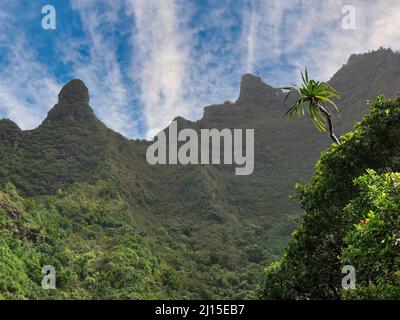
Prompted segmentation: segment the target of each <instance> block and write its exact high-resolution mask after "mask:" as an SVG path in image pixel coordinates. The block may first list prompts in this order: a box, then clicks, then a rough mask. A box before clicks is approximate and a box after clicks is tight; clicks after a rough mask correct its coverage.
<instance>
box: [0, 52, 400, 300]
mask: <svg viewBox="0 0 400 320" xmlns="http://www.w3.org/2000/svg"><path fill="white" fill-rule="evenodd" d="M399 60H400V54H399V53H396V52H393V51H392V50H390V49H388V50H386V49H381V50H378V51H374V52H370V53H366V54H361V55H353V56H351V57H350V59H349V61H348V63H347V64H346V65H345V66H343V67H342V68H341V69H340V70H339V71H338V72H337V73H336V74H335V75H334V76H333V77H332V79H331V80H330V84H331V85H333V86H334V87H335V88H336V89H337V90H338V92H339V93H340V94H341V96H342V99H341V100H340V102H339V107H340V110H341V115H340V117H339V118H338V119H337V128H336V130H337V133H339V134H343V133H345V132H347V131H349V130H351V129H352V128H353V127H354V124H355V122H357V121H359V120H361V119H362V117H363V116H364V115H365V114H366V113H367V111H368V105H367V100H369V99H373V98H374V97H375V96H376V95H377V94H380V93H384V94H385V95H386V96H387V97H394V96H395V95H396V94H397V91H398V90H399V88H400V67H398V66H399V65H400V64H399V63H398V62H399ZM284 97H285V95H284V93H282V92H281V91H280V90H278V89H275V88H273V87H271V86H269V85H267V84H265V83H264V82H263V81H262V80H261V78H259V77H257V76H254V75H251V74H246V75H244V76H243V77H242V79H241V84H240V94H239V97H238V99H237V101H236V102H226V103H224V104H221V105H212V106H208V107H206V108H205V109H204V115H203V118H202V119H200V120H199V121H196V122H192V121H188V120H185V119H183V118H177V121H178V125H179V128H180V129H181V128H184V127H186V128H193V129H195V130H200V129H202V128H217V129H223V128H237V129H238V128H243V129H244V128H251V129H255V170H254V173H253V174H252V175H250V176H236V175H235V174H234V168H233V167H232V166H226V165H220V166H205V165H191V166H181V165H165V166H162V165H156V166H150V165H149V164H148V163H147V162H146V157H145V154H146V150H147V147H148V146H149V145H150V142H148V141H141V140H129V139H126V138H124V137H123V136H121V135H120V134H118V133H116V132H114V131H112V130H111V129H109V128H107V127H106V126H105V125H104V124H103V123H102V122H101V121H99V120H98V119H97V117H96V116H95V114H94V112H93V110H92V109H91V107H90V105H89V102H90V101H89V93H88V89H87V88H86V86H85V84H84V83H83V82H82V81H80V80H72V81H71V82H69V83H68V84H66V85H65V86H64V88H63V89H62V90H61V92H60V94H59V101H58V103H57V104H56V105H55V106H54V108H52V109H51V110H50V111H49V113H48V115H47V118H46V119H45V120H44V121H43V123H42V124H41V125H40V126H39V127H38V128H36V129H34V130H28V131H22V130H20V129H19V128H18V126H17V125H16V124H15V123H13V122H12V121H10V120H1V121H0V139H1V140H0V182H1V184H2V185H3V191H4V192H3V193H2V194H3V196H2V197H0V202H1V201H3V202H4V205H2V206H1V207H0V208H2V209H1V210H2V217H3V218H2V219H5V221H8V222H7V224H3V231H2V233H0V238H4V239H5V240H4V241H5V243H4V244H3V246H4V248H5V249H4V251H3V252H6V253H8V252H9V251H8V250H11V248H13V247H16V246H19V247H21V248H24V249H23V250H22V249H21V252H22V251H23V252H25V251H24V250H28V249H29V250H31V251H32V250H33V251H34V252H36V253H37V256H38V257H39V258H38V261H39V260H40V261H43V263H46V259H50V258H48V257H49V255H50V252H51V250H52V249H51V248H55V247H57V248H61V247H62V248H63V249H62V250H63V251H60V253H59V256H60V257H59V258H57V259H56V260H57V261H54V264H56V265H58V266H59V268H61V269H62V271H61V272H60V274H63V275H65V279H69V280H71V279H74V280H71V281H70V283H68V281H66V280H65V281H64V282H61V287H60V291H61V293H62V296H63V297H72V296H73V294H74V292H75V294H76V292H77V291H76V290H78V292H80V293H79V294H81V295H82V297H86V298H99V297H101V298H116V297H117V298H118V297H128V298H149V297H150V298H160V297H161V298H198V299H203V298H209V299H214V298H253V297H255V295H256V291H257V288H258V286H259V284H260V283H261V279H262V277H263V269H264V268H265V266H267V265H269V264H270V263H271V262H272V261H274V260H276V259H277V258H279V257H280V255H281V254H282V252H283V250H284V248H285V246H286V245H287V243H288V242H289V239H290V235H291V232H292V230H293V229H294V228H295V226H296V225H297V222H296V220H297V218H298V217H299V216H301V214H302V211H301V209H300V206H299V204H298V203H297V202H296V201H294V200H289V196H290V195H292V194H294V192H295V188H294V186H295V184H296V183H298V182H300V183H306V182H308V181H309V178H310V177H311V176H312V173H313V167H314V163H315V162H316V161H317V160H318V158H319V155H320V153H321V151H322V150H324V149H326V148H327V147H329V145H330V141H329V137H328V136H326V135H322V134H320V133H318V132H316V131H315V129H314V128H313V127H312V125H311V123H309V122H307V121H304V120H303V119H301V120H297V119H296V120H293V121H292V122H290V123H289V122H287V121H286V120H285V111H286V108H287V105H284ZM289 102H290V101H289ZM289 102H288V103H289ZM44 103H45V102H44ZM10 183H11V184H12V185H14V186H15V190H14V189H13V187H12V185H11V184H10ZM21 196H22V197H23V198H21ZM2 199H3V200H2ZM32 203H34V204H35V205H33V204H32ZM32 206H33V207H35V208H36V207H37V208H40V212H41V214H36V213H35V210H34V209H32ZM14 207H19V208H20V209H19V212H22V213H23V214H22V216H23V217H27V218H26V220H24V219H25V218H24V219H23V220H22V221H19V220H18V219H19V218H18V219H17V220H16V221H14V220H15V219H14V220H13V219H11V218H10V217H13V212H14V211H13V209H10V208H14ZM114 210H115V212H113V211H114ZM47 214H49V215H50V216H51V219H52V220H51V221H52V224H51V225H48V224H47V222H46V215H47ZM20 218H21V217H20ZM0 221H1V219H0ZM56 226H57V228H62V229H63V230H62V231H60V230H58V229H57V228H56ZM15 230H17V232H15ZM27 235H31V236H27ZM32 235H33V236H32ZM130 235H135V240H132V239H131V238H129V236H130ZM62 240H64V242H65V244H64V245H63V244H62V243H63V241H62ZM121 246H122V247H121ZM124 246H126V248H124ZM7 248H8V249H7ZM117 249H118V250H117ZM128 249H130V250H131V251H129V252H125V251H126V250H128ZM60 250H61V249H60ZM65 250H66V252H68V255H72V256H73V257H74V258H73V259H72V258H71V260H70V261H69V262H68V261H66V260H65V259H64V260H63V259H62V257H64V256H65V255H66V253H65V252H64V251H65ZM124 250H125V251H124ZM11 251H12V250H11ZM11 251H10V252H11ZM120 251H121V253H120ZM135 252H136V253H137V257H139V258H138V260H137V262H138V264H137V267H136V269H135V270H139V271H143V274H145V276H143V281H142V282H143V283H141V285H140V288H139V287H131V286H129V285H128V284H126V283H125V284H124V281H120V280H118V279H117V280H116V279H114V278H113V276H112V275H113V273H112V272H111V271H109V273H106V274H104V272H105V271H104V270H109V269H107V268H111V266H112V265H113V263H115V265H118V266H120V267H121V268H122V266H126V264H129V259H130V258H129V257H131V256H135ZM116 253H118V254H116ZM21 254H22V253H21ZM119 254H120V255H119ZM121 255H122V256H123V257H124V258H123V259H122V258H121ZM7 257H9V259H11V253H10V254H9V255H7ZM24 257H25V256H23V257H22V256H15V257H14V256H13V257H12V259H18V260H21V261H20V264H21V270H25V269H29V270H30V268H31V267H29V263H28V261H27V260H26V261H24V260H23V259H24ZM110 257H113V258H112V259H115V260H110V259H111V258H110ZM54 259H55V258H54ZM118 259H119V260H118ZM121 259H122V260H121ZM124 259H127V262H126V263H125V262H124V263H122V262H121V261H125V260H124ZM132 259H133V258H132ZM117 262H118V263H117ZM47 264H48V262H47ZM23 265H25V266H23ZM77 265H80V266H82V270H86V269H88V270H90V272H89V271H87V272H86V273H85V272H83V271H82V272H80V271H77V269H76V268H77ZM24 268H25V269H24ZM85 268H86V269H85ZM111 269H112V268H111ZM111 269H110V270H111ZM122 269H123V270H125V271H126V272H125V273H123V274H122V275H121V277H122V279H123V278H124V277H128V278H129V279H131V278H132V279H134V278H135V277H134V276H138V275H136V274H134V276H132V274H133V272H134V271H133V270H131V269H129V268H128V267H126V268H125V269H124V268H122ZM21 270H20V271H19V272H22V271H21ZM112 270H114V272H117V269H112ZM32 272H33V271H32V270H31V271H26V274H28V278H29V279H30V281H33V280H35V281H33V284H32V283H31V284H30V286H33V287H35V285H36V286H38V285H39V284H40V281H39V282H37V281H38V280H37V279H39V278H40V271H39V275H37V270H36V271H35V272H36V273H35V272H34V274H35V275H32V274H33V273H32ZM131 276H132V277H131ZM21 281H22V280H21ZM24 281H25V282H26V283H28V282H29V281H28V279H25V280H24ZM132 281H133V280H132ZM25 282H24V283H25ZM93 282H94V283H95V285H94V284H93ZM101 283H103V284H101ZM113 283H118V284H120V287H118V286H117V285H113ZM113 286H114V287H113ZM35 290H36V289H35ZM35 290H33V291H32V290H27V291H26V292H25V293H22V295H25V296H28V297H29V296H35V295H36V296H37V295H39V296H40V294H41V293H40V290H39V289H38V290H39V291H38V292H39V293H37V291H35ZM74 290H75V291H74ZM31 292H35V293H31ZM146 292H151V294H146Z"/></svg>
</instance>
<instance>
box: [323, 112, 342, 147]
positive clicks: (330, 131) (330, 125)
mask: <svg viewBox="0 0 400 320" xmlns="http://www.w3.org/2000/svg"><path fill="white" fill-rule="evenodd" d="M319 110H321V112H322V113H323V115H324V116H325V118H326V121H327V122H328V128H329V136H330V137H331V139H332V141H333V142H335V143H336V144H338V145H340V142H339V139H338V138H337V137H336V136H335V134H334V133H333V123H332V115H331V114H330V113H329V112H328V111H327V110H326V109H325V108H324V107H323V106H321V105H320V106H319Z"/></svg>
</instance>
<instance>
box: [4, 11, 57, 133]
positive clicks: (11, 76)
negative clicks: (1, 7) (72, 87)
mask: <svg viewBox="0 0 400 320" xmlns="http://www.w3.org/2000/svg"><path fill="white" fill-rule="evenodd" d="M0 41H1V48H0V49H1V51H2V53H3V56H2V59H3V64H4V65H2V66H0V112H1V114H2V116H3V117H6V118H9V119H11V120H13V121H15V122H16V123H17V124H18V125H19V126H20V128H21V129H33V128H35V127H36V126H37V125H39V124H40V122H41V121H42V120H43V118H44V117H45V116H46V113H47V111H48V110H49V109H50V108H51V107H52V106H53V105H54V104H55V103H56V102H57V94H58V92H59V90H60V88H61V84H60V83H58V82H57V80H56V79H55V78H54V77H53V76H52V75H51V74H50V73H49V72H48V70H47V68H46V66H43V65H42V64H40V63H38V62H37V56H36V53H35V51H33V50H32V49H31V47H30V45H29V43H28V41H27V39H26V38H25V37H24V35H23V34H21V33H20V32H19V30H18V29H17V28H16V27H15V21H14V18H13V16H12V15H8V14H7V13H5V12H3V13H2V14H1V17H0Z"/></svg>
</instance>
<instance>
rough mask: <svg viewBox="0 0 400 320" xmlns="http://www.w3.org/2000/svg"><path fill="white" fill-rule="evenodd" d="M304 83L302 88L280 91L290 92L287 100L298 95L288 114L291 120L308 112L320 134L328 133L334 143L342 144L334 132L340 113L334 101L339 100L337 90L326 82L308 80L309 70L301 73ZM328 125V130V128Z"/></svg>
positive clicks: (284, 88)
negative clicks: (336, 117)
mask: <svg viewBox="0 0 400 320" xmlns="http://www.w3.org/2000/svg"><path fill="white" fill-rule="evenodd" d="M301 78H302V80H303V83H302V85H301V86H300V87H298V86H296V85H293V86H291V87H282V88H280V89H283V90H288V93H287V95H286V98H285V102H286V100H287V99H288V98H289V96H290V95H291V94H292V93H296V94H297V95H298V99H297V100H296V101H295V103H294V104H293V105H292V107H291V108H290V109H289V110H288V111H287V112H286V115H287V116H288V117H289V118H291V117H292V116H293V115H296V114H297V115H298V116H304V115H305V113H306V111H307V112H308V114H309V115H310V118H311V120H312V122H313V124H314V126H315V127H316V128H317V130H318V131H320V132H328V133H329V136H330V137H331V139H332V141H333V142H335V143H337V144H340V142H339V139H338V138H337V137H336V136H335V134H334V132H333V119H334V115H333V114H334V111H337V112H338V111H339V109H338V108H337V106H336V104H335V103H334V102H333V100H332V99H335V98H339V95H338V94H337V92H336V90H335V89H334V88H333V87H332V86H330V85H329V84H328V83H326V82H320V81H315V80H310V79H309V78H308V72H307V68H306V69H305V72H304V73H303V72H301ZM327 125H328V128H327Z"/></svg>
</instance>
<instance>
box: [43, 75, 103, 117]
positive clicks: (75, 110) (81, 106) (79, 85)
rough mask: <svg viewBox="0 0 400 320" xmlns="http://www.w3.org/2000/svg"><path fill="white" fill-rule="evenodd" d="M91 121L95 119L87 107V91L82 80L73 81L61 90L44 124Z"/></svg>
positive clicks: (90, 109)
mask: <svg viewBox="0 0 400 320" xmlns="http://www.w3.org/2000/svg"><path fill="white" fill-rule="evenodd" d="M93 119H96V116H95V115H94V112H93V110H92V108H91V107H90V106H89V90H88V88H87V87H86V85H85V83H84V82H83V81H82V80H79V79H74V80H71V81H70V82H68V83H67V84H66V85H65V86H64V87H63V88H62V89H61V91H60V93H59V95H58V103H57V104H56V105H55V106H54V108H52V109H51V110H50V111H49V112H48V114H47V118H46V120H45V123H48V122H54V121H65V120H67V121H72V122H74V121H81V120H83V121H90V120H93Z"/></svg>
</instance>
